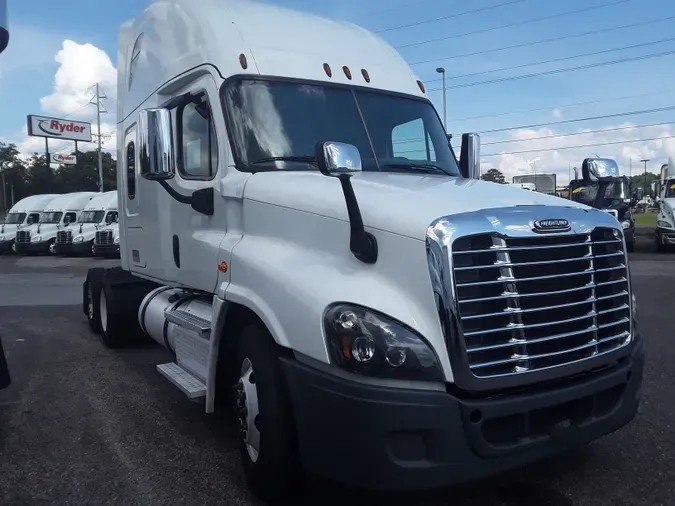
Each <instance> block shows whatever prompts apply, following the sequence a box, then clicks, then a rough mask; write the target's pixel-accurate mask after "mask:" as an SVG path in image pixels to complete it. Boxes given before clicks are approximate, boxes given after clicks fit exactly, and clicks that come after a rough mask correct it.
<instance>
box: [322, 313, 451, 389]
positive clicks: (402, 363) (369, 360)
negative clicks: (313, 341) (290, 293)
mask: <svg viewBox="0 0 675 506" xmlns="http://www.w3.org/2000/svg"><path fill="white" fill-rule="evenodd" d="M323 323H324V331H325V333H326V340H327V345H328V352H329V355H330V360H331V363H332V364H334V365H337V366H338V367H341V368H342V369H346V370H348V371H352V372H355V373H359V374H363V375H365V376H375V377H378V378H391V379H407V380H424V381H443V373H442V371H441V367H440V364H439V361H438V357H436V354H435V353H434V350H433V349H431V347H430V346H429V344H427V342H426V341H425V340H424V339H423V338H422V337H420V336H418V335H417V334H415V333H414V332H413V331H412V330H410V329H407V328H406V327H404V326H403V325H402V324H400V323H397V322H395V321H394V320H392V319H390V318H388V317H386V316H383V315H381V314H378V313H375V312H374V311H371V310H368V309H365V308H362V307H359V306H353V305H350V304H335V305H332V306H329V307H328V309H327V310H326V313H325V315H324V322H323Z"/></svg>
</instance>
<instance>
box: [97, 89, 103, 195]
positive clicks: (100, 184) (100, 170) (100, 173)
mask: <svg viewBox="0 0 675 506" xmlns="http://www.w3.org/2000/svg"><path fill="white" fill-rule="evenodd" d="M96 129H97V132H98V191H99V192H101V193H103V152H102V151H101V87H100V86H99V84H98V83H96Z"/></svg>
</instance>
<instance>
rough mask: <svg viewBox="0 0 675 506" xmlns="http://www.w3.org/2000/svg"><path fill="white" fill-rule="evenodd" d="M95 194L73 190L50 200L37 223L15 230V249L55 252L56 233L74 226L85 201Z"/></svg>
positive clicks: (29, 253)
mask: <svg viewBox="0 0 675 506" xmlns="http://www.w3.org/2000/svg"><path fill="white" fill-rule="evenodd" d="M95 195H97V193H96V192H73V193H65V194H63V195H59V196H58V197H56V198H54V199H52V200H50V201H49V204H47V207H45V209H44V210H43V211H42V213H41V214H40V221H39V222H38V223H34V224H32V225H30V226H28V227H24V228H22V229H21V230H17V232H16V236H15V237H16V238H15V251H16V252H17V253H19V254H27V255H33V254H40V253H52V254H55V253H56V251H55V249H54V246H55V243H56V234H57V233H58V232H59V231H60V230H64V229H67V228H68V227H72V226H74V224H75V222H76V221H77V220H78V218H79V217H80V213H82V210H83V209H84V207H85V206H86V205H87V202H89V201H90V200H91V199H92V197H94V196H95Z"/></svg>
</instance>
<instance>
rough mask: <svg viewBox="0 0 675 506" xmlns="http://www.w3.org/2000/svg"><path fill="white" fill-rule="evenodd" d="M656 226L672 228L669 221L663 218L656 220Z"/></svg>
mask: <svg viewBox="0 0 675 506" xmlns="http://www.w3.org/2000/svg"><path fill="white" fill-rule="evenodd" d="M656 226H657V227H662V228H673V227H672V225H671V224H670V223H668V222H667V221H663V220H656Z"/></svg>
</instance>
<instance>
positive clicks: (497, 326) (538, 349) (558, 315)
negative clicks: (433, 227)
mask: <svg viewBox="0 0 675 506" xmlns="http://www.w3.org/2000/svg"><path fill="white" fill-rule="evenodd" d="M620 233H621V232H620V231H619V230H618V229H613V228H598V229H595V230H594V231H592V232H589V233H584V234H560V235H541V236H528V237H519V238H512V237H504V236H501V235H498V234H496V233H485V234H478V235H473V236H465V237H460V238H458V239H456V240H455V241H454V242H453V244H452V258H453V274H454V281H455V283H454V286H455V296H456V301H457V306H458V312H459V318H460V321H461V324H462V331H463V336H464V342H463V343H462V344H463V345H464V349H465V351H466V354H467V357H468V365H469V369H470V370H471V372H472V373H473V374H474V375H475V376H477V377H479V378H481V377H496V376H504V375H510V374H522V373H526V372H528V371H535V370H538V369H546V368H550V367H555V366H561V365H565V364H567V363H572V362H577V361H579V360H584V359H588V358H592V357H595V356H597V355H602V354H605V353H609V352H611V351H613V350H615V349H617V348H620V347H621V346H623V345H625V344H626V343H627V342H629V341H630V331H631V315H630V310H631V306H630V292H629V286H628V269H627V258H626V253H625V251H624V250H623V240H622V239H621V238H620V235H618V234H620Z"/></svg>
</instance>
